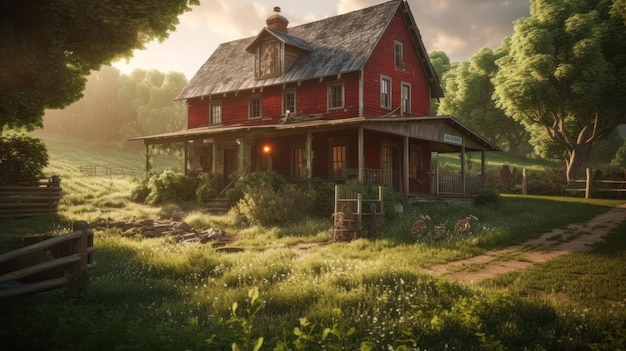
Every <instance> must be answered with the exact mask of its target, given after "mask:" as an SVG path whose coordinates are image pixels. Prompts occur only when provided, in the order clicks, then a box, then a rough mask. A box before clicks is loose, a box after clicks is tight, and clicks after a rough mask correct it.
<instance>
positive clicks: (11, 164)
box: [0, 131, 48, 185]
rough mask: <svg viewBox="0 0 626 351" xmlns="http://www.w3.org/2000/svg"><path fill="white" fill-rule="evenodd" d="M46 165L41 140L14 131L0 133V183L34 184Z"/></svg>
mask: <svg viewBox="0 0 626 351" xmlns="http://www.w3.org/2000/svg"><path fill="white" fill-rule="evenodd" d="M47 165H48V152H47V151H46V146H45V145H44V144H43V142H41V140H39V139H37V138H33V137H31V136H29V135H27V134H24V133H18V132H15V131H11V132H4V133H0V169H1V170H2V172H0V185H14V184H20V183H21V184H35V183H37V181H38V180H39V178H42V177H43V172H42V170H43V168H44V167H45V166H47Z"/></svg>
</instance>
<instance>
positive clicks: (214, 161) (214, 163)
mask: <svg viewBox="0 0 626 351" xmlns="http://www.w3.org/2000/svg"><path fill="white" fill-rule="evenodd" d="M216 171H217V143H216V142H215V141H213V143H212V144H211V173H213V174H215V173H216Z"/></svg>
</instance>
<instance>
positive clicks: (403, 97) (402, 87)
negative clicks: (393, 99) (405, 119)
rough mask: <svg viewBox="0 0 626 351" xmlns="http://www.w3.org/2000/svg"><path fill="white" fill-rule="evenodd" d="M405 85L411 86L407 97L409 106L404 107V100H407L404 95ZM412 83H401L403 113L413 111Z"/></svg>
mask: <svg viewBox="0 0 626 351" xmlns="http://www.w3.org/2000/svg"><path fill="white" fill-rule="evenodd" d="M404 87H407V88H409V96H408V99H407V106H406V107H407V108H406V109H405V108H404V100H405V96H404ZM411 90H412V89H411V83H407V82H402V83H401V84H400V94H401V95H402V97H401V105H402V106H401V107H400V108H401V109H402V113H411V95H412V94H413V92H412V91H411Z"/></svg>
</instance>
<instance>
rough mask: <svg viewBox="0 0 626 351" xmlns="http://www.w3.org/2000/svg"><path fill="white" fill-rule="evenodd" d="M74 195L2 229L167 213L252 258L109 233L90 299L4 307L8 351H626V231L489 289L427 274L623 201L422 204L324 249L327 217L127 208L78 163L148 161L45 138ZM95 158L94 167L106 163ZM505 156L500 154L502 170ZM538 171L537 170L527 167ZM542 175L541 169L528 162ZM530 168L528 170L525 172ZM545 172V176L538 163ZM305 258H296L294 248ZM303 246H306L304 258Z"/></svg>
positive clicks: (28, 231) (0, 333)
mask: <svg viewBox="0 0 626 351" xmlns="http://www.w3.org/2000/svg"><path fill="white" fill-rule="evenodd" d="M45 140H46V142H47V144H48V148H49V152H50V155H51V163H50V167H49V168H48V169H47V170H46V172H49V174H59V175H60V176H61V178H62V185H63V188H64V194H63V199H62V203H61V208H60V211H59V214H58V216H49V217H43V218H38V219H16V220H9V219H0V233H1V234H2V235H3V236H9V235H15V234H17V235H35V234H36V235H40V234H42V233H48V232H52V233H58V232H63V231H64V230H66V229H68V228H69V227H70V226H71V222H72V221H75V220H88V221H95V220H96V219H100V218H110V219H120V218H133V217H136V218H142V217H158V216H161V217H168V216H169V214H170V213H171V212H173V211H177V210H181V209H182V210H184V211H185V213H186V216H185V221H186V222H188V223H189V224H191V225H192V226H194V227H195V228H197V229H200V230H203V229H207V228H210V227H213V228H220V229H224V230H226V231H227V232H228V233H229V234H230V235H232V236H233V237H235V238H237V244H236V245H237V246H238V247H242V248H245V251H243V252H239V253H233V254H223V253H217V252H214V251H213V250H212V248H211V247H210V246H208V245H183V244H177V243H173V242H171V241H170V240H168V239H167V238H157V239H145V238H140V237H122V236H121V235H120V232H119V231H116V230H106V231H97V232H96V238H95V246H96V253H95V259H96V261H97V263H98V266H97V267H96V268H95V269H94V270H92V271H91V272H90V273H89V274H90V277H89V278H90V280H89V283H88V286H87V288H86V289H85V290H82V291H80V292H75V291H70V292H68V293H66V294H40V295H36V296H29V297H22V298H16V299H10V300H6V301H0V309H1V310H2V314H1V316H0V323H1V325H0V340H2V341H1V342H0V349H7V350H231V349H232V350H358V349H361V350H426V349H427V350H619V349H624V347H625V344H624V343H625V342H626V322H624V321H626V310H625V304H626V289H625V288H624V287H626V270H625V269H624V259H625V258H626V237H625V236H624V235H623V233H626V223H623V224H622V225H621V226H620V227H618V228H616V229H615V230H614V231H613V232H612V233H611V234H610V235H609V236H608V237H607V241H606V242H605V243H603V244H600V245H597V246H596V247H594V250H592V251H590V252H587V253H573V254H568V255H565V256H562V257H560V258H557V259H554V260H552V261H549V262H547V263H544V264H538V265H536V266H533V267H532V268H530V269H528V270H526V271H522V272H515V273H508V274H505V275H502V276H499V277H497V278H494V279H489V280H486V281H483V282H481V283H479V284H463V283H459V282H456V281H449V280H446V279H442V278H438V277H435V276H432V275H430V274H429V273H427V272H426V271H425V270H424V268H427V267H429V266H431V265H433V264H438V263H444V262H449V261H453V260H457V259H460V258H465V257H470V256H474V255H476V254H479V253H481V252H484V251H486V250H490V249H497V248H503V247H507V246H509V245H513V244H517V243H520V242H522V241H524V240H526V239H528V238H532V237H537V236H539V235H540V234H541V233H543V232H546V231H549V230H551V229H552V228H557V227H564V226H566V225H568V224H570V223H574V222H581V221H585V220H586V219H589V218H591V217H593V216H595V215H597V214H599V213H602V212H604V211H606V210H608V209H609V208H610V207H612V206H614V205H616V204H617V203H619V202H620V201H619V200H588V201H585V200H582V199H580V198H572V197H539V196H505V197H504V201H503V204H502V205H501V206H499V207H466V206H446V207H441V206H434V205H415V206H411V207H409V208H406V209H405V212H404V213H403V214H402V215H400V216H398V217H397V218H396V219H394V220H393V221H390V222H388V223H386V225H385V227H384V229H383V230H382V231H381V233H379V234H378V235H377V238H376V240H356V241H353V242H350V243H332V244H330V243H328V241H329V239H330V236H331V231H330V229H331V225H332V222H331V218H330V214H329V216H328V217H327V218H320V219H311V220H308V221H306V222H304V223H299V224H298V225H292V226H286V227H274V228H262V227H257V226H245V227H244V226H241V225H240V224H237V223H238V222H237V221H235V220H234V219H233V218H231V217H229V216H209V215H206V214H204V213H202V212H201V211H199V210H198V209H194V208H193V207H192V206H190V205H187V206H185V207H183V208H181V207H178V206H175V205H168V206H164V207H158V208H155V207H149V206H145V205H141V204H134V203H131V202H130V201H128V194H129V191H130V189H131V187H132V184H133V183H132V182H133V178H132V177H127V176H109V177H90V176H87V175H84V174H81V173H80V172H78V166H79V165H80V164H86V163H88V162H89V163H91V164H94V163H95V162H96V160H97V162H101V163H102V164H110V165H113V164H115V165H116V166H118V167H127V168H137V167H140V166H139V165H143V157H142V156H141V155H138V154H124V153H120V152H119V151H116V150H106V149H103V148H101V147H90V146H89V145H83V146H80V147H77V145H76V143H74V142H71V141H66V140H63V139H59V138H50V137H45ZM96 155H97V156H96ZM514 161H515V160H510V159H509V160H505V159H503V158H501V157H500V156H498V160H497V161H495V162H494V163H493V167H501V165H502V164H504V163H513V162H514ZM524 162H526V161H524ZM529 166H530V164H529ZM519 167H520V168H521V167H523V165H521V163H520V164H519ZM536 167H538V168H537V169H541V167H543V166H542V165H538V166H536ZM426 214H427V215H429V216H430V217H431V218H432V222H433V223H438V222H440V221H444V220H448V221H449V222H450V223H453V222H454V221H455V220H456V219H459V218H463V217H465V216H467V215H468V214H473V215H475V216H477V217H478V218H479V222H478V226H477V230H476V232H475V233H474V234H473V235H471V236H468V237H463V238H448V239H444V240H439V241H424V242H420V243H415V242H414V241H413V240H412V239H411V237H410V227H411V224H412V223H413V222H414V221H415V220H416V219H417V218H419V216H421V215H426ZM296 248H299V250H295V249H296ZM303 248H306V250H304V249H303Z"/></svg>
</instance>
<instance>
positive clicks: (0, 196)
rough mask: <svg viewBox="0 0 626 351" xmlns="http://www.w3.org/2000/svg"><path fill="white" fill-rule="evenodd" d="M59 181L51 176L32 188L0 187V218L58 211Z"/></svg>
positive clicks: (19, 186) (56, 177)
mask: <svg viewBox="0 0 626 351" xmlns="http://www.w3.org/2000/svg"><path fill="white" fill-rule="evenodd" d="M60 199H61V179H60V178H59V177H58V176H52V177H51V178H49V179H44V180H41V181H40V182H39V183H38V184H36V185H33V186H28V185H3V186H0V217H25V216H36V215H40V214H45V213H53V212H56V211H57V210H58V207H59V200H60Z"/></svg>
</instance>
